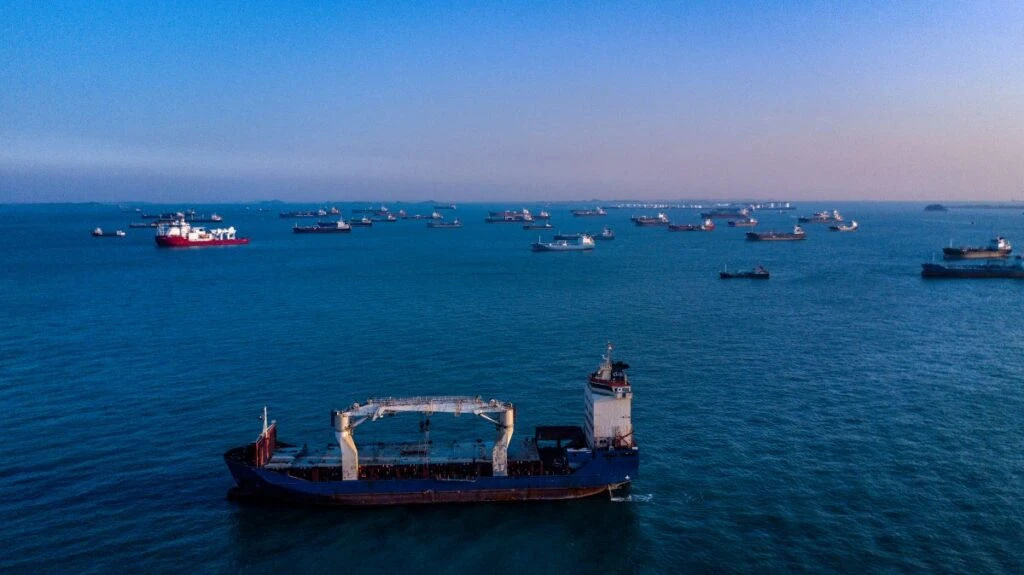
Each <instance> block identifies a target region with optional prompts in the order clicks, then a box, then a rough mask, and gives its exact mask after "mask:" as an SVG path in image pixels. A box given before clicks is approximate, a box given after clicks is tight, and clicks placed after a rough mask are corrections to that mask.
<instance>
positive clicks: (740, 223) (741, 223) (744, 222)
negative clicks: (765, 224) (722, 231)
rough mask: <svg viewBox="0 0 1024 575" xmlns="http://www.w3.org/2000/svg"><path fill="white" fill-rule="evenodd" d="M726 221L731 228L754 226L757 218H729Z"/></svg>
mask: <svg viewBox="0 0 1024 575" xmlns="http://www.w3.org/2000/svg"><path fill="white" fill-rule="evenodd" d="M726 223H727V224H728V225H729V227H730V228H752V227H754V226H756V225H757V220H755V219H754V218H742V219H739V220H729V221H728V222H726Z"/></svg>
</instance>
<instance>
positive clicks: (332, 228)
mask: <svg viewBox="0 0 1024 575" xmlns="http://www.w3.org/2000/svg"><path fill="white" fill-rule="evenodd" d="M292 232H294V233H296V234H347V233H351V232H352V226H350V225H348V224H347V223H345V221H344V220H338V221H336V222H317V223H316V225H315V226H300V225H299V224H295V227H293V228H292Z"/></svg>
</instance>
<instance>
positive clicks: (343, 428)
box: [331, 396, 515, 481]
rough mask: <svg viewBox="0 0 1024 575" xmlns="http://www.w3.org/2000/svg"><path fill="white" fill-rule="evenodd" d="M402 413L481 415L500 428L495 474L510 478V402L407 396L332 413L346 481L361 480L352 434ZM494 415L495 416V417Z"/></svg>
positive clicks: (494, 459)
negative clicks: (361, 428) (364, 424)
mask: <svg viewBox="0 0 1024 575" xmlns="http://www.w3.org/2000/svg"><path fill="white" fill-rule="evenodd" d="M399 413H423V414H427V415H432V414H434V413H451V414H454V415H455V416H456V417H457V416H459V415H460V414H463V413H471V414H473V415H478V416H480V417H482V418H483V419H486V420H487V421H490V422H491V423H493V424H495V425H496V426H498V438H497V440H496V441H495V442H494V449H493V451H492V453H491V457H492V461H493V469H494V475H495V476H497V477H503V476H506V475H508V445H509V442H511V441H512V431H513V428H514V421H515V410H514V408H513V407H512V404H511V403H508V402H506V401H498V400H496V399H492V400H490V401H484V400H482V399H480V398H479V397H468V396H466V397H460V396H451V397H408V398H388V399H369V400H367V401H366V403H365V404H362V405H360V404H358V403H354V404H352V406H351V407H349V408H348V409H341V410H334V411H332V412H331V425H332V427H334V435H335V437H337V439H338V446H339V447H340V448H341V478H342V479H343V480H345V481H349V480H356V479H359V450H358V449H357V448H356V442H355V439H354V438H353V437H352V431H353V430H354V429H355V428H356V427H357V426H359V425H360V424H362V423H363V422H366V421H376V420H378V419H380V418H382V417H387V416H389V415H396V414H399ZM492 415H493V416H494V417H492Z"/></svg>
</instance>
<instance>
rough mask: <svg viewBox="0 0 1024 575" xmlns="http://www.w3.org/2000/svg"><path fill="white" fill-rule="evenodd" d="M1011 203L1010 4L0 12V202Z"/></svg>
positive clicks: (1013, 12)
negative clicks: (746, 201) (867, 201)
mask: <svg viewBox="0 0 1024 575" xmlns="http://www.w3.org/2000/svg"><path fill="white" fill-rule="evenodd" d="M590 198H602V199H615V198H622V199H625V198H629V199H722V200H725V199H738V198H744V199H778V200H814V199H821V200H908V201H910V200H913V201H919V200H920V201H929V200H938V201H941V200H991V201H1008V200H1014V199H1017V200H1024V2H1019V1H1016V2H987V1H979V2H925V1H910V2H885V3H882V2H878V3H876V2H869V1H865V2H814V1H810V0H808V1H801V2H788V1H777V2H770V1H765V2H731V3H726V2H700V1H696V0H695V1H692V2H671V3H658V2H514V1H506V2H497V3H489V2H456V3H428V2H410V3H390V2H379V3H378V2H360V3H347V2H341V1H338V2H300V1H289V2H280V1H276V2H259V1H252V2H238V3H231V2H201V3H192V2H152V3H150V2H117V1H110V0H93V1H89V2H80V3H76V2H61V3H50V2H46V1H41V0H33V1H25V2H19V1H15V0H8V1H5V2H0V202H35V201H76V202H77V201H130V200H136V201H161V202H175V201H189V202H201V201H209V202H220V201H254V200H260V199H281V200H285V201H320V200H337V201H343V200H371V199H374V200H376V199H380V200H393V201H397V200H410V201H412V200H418V199H420V200H426V199H436V200H452V201H474V200H475V201H499V200H541V201H558V200H586V199H590Z"/></svg>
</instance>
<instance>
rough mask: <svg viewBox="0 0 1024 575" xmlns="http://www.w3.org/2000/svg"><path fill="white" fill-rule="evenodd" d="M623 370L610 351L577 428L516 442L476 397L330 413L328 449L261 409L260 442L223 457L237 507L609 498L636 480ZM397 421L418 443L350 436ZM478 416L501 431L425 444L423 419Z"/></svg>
mask: <svg viewBox="0 0 1024 575" xmlns="http://www.w3.org/2000/svg"><path fill="white" fill-rule="evenodd" d="M628 368H629V365H628V364H626V363H624V362H621V361H613V360H612V346H611V344H609V345H608V351H607V353H606V354H605V356H604V357H603V361H602V363H601V364H600V365H599V366H598V368H597V370H596V371H594V372H593V373H592V374H591V375H590V377H589V378H588V379H587V383H586V385H585V386H584V389H583V399H584V421H583V425H582V426H575V425H554V426H538V427H536V428H535V429H534V433H533V435H532V436H530V437H526V438H524V439H522V440H518V441H513V439H512V435H513V430H514V427H515V407H514V406H513V404H511V403H509V402H506V401H499V400H496V399H492V400H490V401H484V400H482V399H481V398H480V397H468V396H465V397H463V396H454V397H450V396H441V397H412V398H402V399H397V398H388V399H370V400H367V401H366V402H365V403H363V404H359V403H354V404H352V405H351V406H350V407H348V408H346V409H340V410H334V411H332V412H331V426H332V428H333V430H334V437H335V441H334V442H332V443H331V444H329V445H327V446H326V448H320V449H317V448H313V447H311V446H307V445H303V446H301V447H300V446H295V445H290V444H287V443H283V442H280V441H278V439H277V422H271V421H268V418H267V411H266V408H264V411H263V430H262V432H261V433H260V434H259V436H258V437H257V439H256V441H255V442H253V443H250V444H248V445H245V446H241V447H235V448H233V449H230V450H229V451H227V452H226V453H225V454H224V462H225V463H226V464H227V467H228V470H229V471H230V472H231V475H232V477H233V478H234V480H235V487H233V488H232V489H231V490H230V491H229V492H228V495H229V497H230V498H232V499H235V500H238V501H249V500H256V501H259V500H271V501H275V500H276V501H286V502H292V503H300V504H313V505H338V506H370V505H397V504H426V503H470V502H494V501H550V500H562V499H578V498H583V497H589V496H595V495H602V494H605V493H611V492H612V491H613V490H615V489H619V488H622V487H626V486H628V485H629V484H630V482H631V481H633V479H634V478H635V477H636V476H637V473H638V471H639V467H640V450H639V447H638V446H637V443H636V440H635V438H634V436H633V425H632V415H631V411H632V401H633V390H632V386H631V385H630V382H629V379H628V378H627V376H626V369H628ZM402 413H419V414H421V416H422V417H425V418H428V419H424V420H421V425H420V428H421V430H422V431H423V433H424V435H423V438H422V439H420V440H417V441H414V442H411V443H380V442H375V443H370V444H368V445H366V446H365V447H363V448H360V447H359V446H358V445H357V442H356V437H357V436H356V433H355V431H356V428H357V427H358V426H359V425H362V424H364V423H366V422H376V421H378V420H380V419H382V418H388V417H389V416H394V415H398V414H402ZM439 413H448V414H452V415H454V416H456V417H457V416H459V415H460V414H461V415H466V416H475V417H480V418H481V419H483V420H485V421H486V422H488V423H489V424H493V425H494V426H495V427H496V429H497V434H496V436H495V438H494V440H493V441H483V440H482V439H476V440H473V441H465V442H463V441H453V442H449V441H445V442H444V443H443V445H441V442H437V443H433V442H431V441H430V440H429V435H428V433H429V428H430V424H429V421H430V420H429V417H430V416H432V415H435V414H439Z"/></svg>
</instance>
